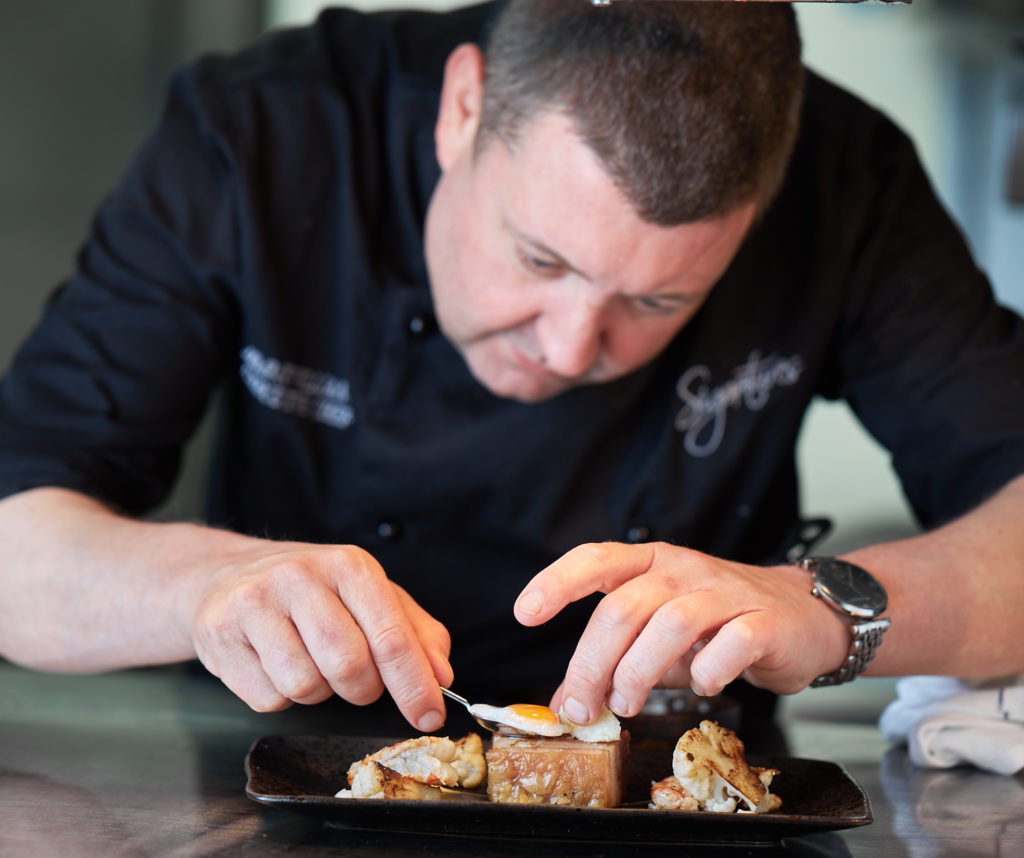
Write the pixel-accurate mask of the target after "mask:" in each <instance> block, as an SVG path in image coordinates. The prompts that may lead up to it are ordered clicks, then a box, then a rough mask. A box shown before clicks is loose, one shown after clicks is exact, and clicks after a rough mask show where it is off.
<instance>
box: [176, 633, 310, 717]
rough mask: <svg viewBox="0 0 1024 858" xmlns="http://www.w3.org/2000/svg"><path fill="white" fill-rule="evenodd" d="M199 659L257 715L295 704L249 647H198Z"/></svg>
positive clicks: (245, 644) (243, 645)
mask: <svg viewBox="0 0 1024 858" xmlns="http://www.w3.org/2000/svg"><path fill="white" fill-rule="evenodd" d="M196 650H197V655H198V656H199V660H200V661H201V662H202V663H203V665H204V666H205V667H206V669H207V670H209V671H210V673H212V674H213V675H214V676H216V677H217V678H218V679H220V681H221V682H222V683H224V685H225V687H227V689H228V690H229V691H231V693H232V694H234V695H235V696H236V697H238V698H240V699H241V700H242V701H243V702H244V703H245V704H246V705H247V706H249V707H250V708H251V709H253V710H254V711H256V712H278V711H280V710H281V709H286V708H288V707H289V706H290V705H291V704H292V701H291V700H289V699H288V698H287V697H285V696H284V695H283V694H281V692H279V691H278V690H277V688H276V687H275V686H274V684H273V683H272V682H271V681H270V678H269V677H268V676H267V674H266V673H265V672H264V670H263V665H262V664H261V663H260V659H259V656H258V655H257V654H256V651H255V650H254V649H253V648H252V647H251V646H249V644H248V643H244V644H241V645H234V646H232V647H231V648H230V649H219V650H217V651H216V654H215V653H214V651H213V650H212V649H208V648H206V647H199V646H197V648H196Z"/></svg>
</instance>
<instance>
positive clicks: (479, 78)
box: [434, 44, 484, 170]
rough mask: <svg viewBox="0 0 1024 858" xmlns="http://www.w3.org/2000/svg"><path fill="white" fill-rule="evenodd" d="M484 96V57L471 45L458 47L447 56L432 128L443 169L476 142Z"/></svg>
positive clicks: (438, 157)
mask: <svg viewBox="0 0 1024 858" xmlns="http://www.w3.org/2000/svg"><path fill="white" fill-rule="evenodd" d="M483 94H484V56H483V53H482V52H481V50H480V48H478V47H477V46H476V45H473V44H463V45H459V46H458V47H457V48H456V49H455V50H454V51H452V52H451V54H449V56H448V60H447V62H445V66H444V82H443V84H442V86H441V106H440V109H439V110H438V114H437V125H435V126H434V144H435V146H436V148H437V161H438V163H439V164H440V165H441V169H442V170H447V169H448V167H449V166H450V165H451V164H452V163H453V162H454V161H455V160H456V159H457V158H459V156H460V155H461V154H462V153H464V152H466V151H467V150H466V147H467V146H468V147H472V146H473V145H474V144H475V142H476V132H477V128H478V127H479V125H480V110H481V107H482V105H483Z"/></svg>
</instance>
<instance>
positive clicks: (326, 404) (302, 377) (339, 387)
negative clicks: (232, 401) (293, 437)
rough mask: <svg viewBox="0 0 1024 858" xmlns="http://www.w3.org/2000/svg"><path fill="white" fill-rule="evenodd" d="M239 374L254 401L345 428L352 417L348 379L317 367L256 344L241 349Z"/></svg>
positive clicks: (351, 420)
mask: <svg viewBox="0 0 1024 858" xmlns="http://www.w3.org/2000/svg"><path fill="white" fill-rule="evenodd" d="M241 358H242V365H241V367H240V368H239V375H241V377H242V382H243V383H244V384H245V386H246V388H248V390H249V392H250V393H251V394H252V395H253V397H254V398H255V399H256V401H257V402H260V403H262V404H263V405H266V406H267V408H272V409H274V410H275V411H282V412H284V413H286V414H295V415H296V416H298V417H307V418H309V419H310V420H315V421H316V422H317V423H324V424H326V425H327V426H334V427H335V428H336V429H346V428H348V427H349V426H351V425H352V423H353V422H354V420H355V413H354V411H353V410H352V404H351V391H350V388H349V383H348V381H346V380H345V379H343V378H338V377H337V376H334V375H331V374H330V373H327V372H321V371H320V370H316V369H309V368H308V367H304V366H299V365H298V364H294V363H288V362H287V361H283V360H278V359H277V358H272V357H267V356H266V355H264V354H263V352H261V351H260V350H259V349H258V348H256V347H255V346H246V347H245V348H244V349H242V354H241Z"/></svg>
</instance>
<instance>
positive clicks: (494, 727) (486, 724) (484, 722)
mask: <svg viewBox="0 0 1024 858" xmlns="http://www.w3.org/2000/svg"><path fill="white" fill-rule="evenodd" d="M441 693H442V694H443V695H444V696H445V697H449V698H451V699H452V700H454V701H455V702H456V703H461V704H462V705H463V706H465V707H466V711H467V712H468V713H469V714H470V716H471V717H472V718H473V720H474V721H476V723H477V724H479V725H480V726H481V727H483V728H484V729H485V730H488V731H489V732H491V733H496V732H497V731H498V728H499V727H500V726H501V724H499V723H498V722H497V721H491V720H490V719H488V718H480V717H479V716H477V715H474V714H473V704H472V703H470V702H469V701H468V700H467V699H466V698H465V697H463V696H462V695H461V694H456V693H455V692H454V691H452V690H451V689H450V688H442V689H441Z"/></svg>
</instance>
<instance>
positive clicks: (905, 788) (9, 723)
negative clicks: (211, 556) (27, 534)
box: [0, 662, 1024, 858]
mask: <svg viewBox="0 0 1024 858" xmlns="http://www.w3.org/2000/svg"><path fill="white" fill-rule="evenodd" d="M454 715H455V713H453V716H452V717H454ZM391 716H392V713H391V710H390V708H389V707H386V706H383V707H375V708H373V707H371V708H370V709H367V710H363V709H356V708H354V707H347V706H342V705H340V704H338V705H322V706H318V707H313V708H306V707H295V708H293V709H290V710H287V711H285V712H281V713H273V714H266V715H260V714H257V713H254V712H252V711H250V710H249V709H248V708H247V707H246V706H245V705H244V704H243V703H241V702H240V701H239V700H237V699H236V698H235V697H233V696H232V695H231V694H230V693H229V692H227V691H226V690H225V689H224V688H223V687H222V686H220V684H219V683H217V682H216V681H215V680H212V679H211V678H210V677H208V676H206V675H205V674H202V673H201V672H200V671H198V670H195V669H192V668H189V667H187V666H174V667H167V668H152V669H143V670H131V671H124V672H117V673H111V674H105V675H100V676H58V675H50V674H42V673H35V672H31V671H27V670H23V669H21V668H18V667H15V666H13V665H10V664H6V663H3V662H0V855H2V856H4V858H23V856H31V858H36V856H40V857H41V858H54V856H56V858H77V856H83V858H84V856H88V858H96V857H97V856H104V858H108V856H109V858H120V856H160V857H161V858H179V856H212V855H225V856H229V855H230V856H236V855H244V856H281V855H289V856H295V855H317V854H354V855H367V856H382V858H383V856H411V855H422V854H432V855H458V856H470V855H473V856H478V855H529V856H544V855H587V856H598V855H609V856H610V855H637V856H640V855H643V856H646V858H651V856H656V855H660V854H672V855H673V856H687V855H701V856H704V855H729V856H732V855H757V856H767V855H773V856H774V855H788V856H808V855H815V856H871V858H889V856H911V858H940V856H949V858H963V857H964V856H1003V858H1005V856H1010V855H1024V776H1021V775H1018V776H1017V777H1014V778H1005V777H999V776H996V775H988V774H984V773H981V772H978V771H974V770H970V769H956V770H950V771H922V770H919V769H915V768H914V767H913V766H912V765H911V764H910V762H909V760H908V758H907V755H906V752H905V751H904V750H902V749H889V748H887V747H886V746H885V744H884V742H883V741H882V739H881V736H880V735H879V733H878V730H877V729H876V728H875V727H874V726H873V725H872V724H870V723H863V720H862V721H861V722H860V723H857V722H853V721H851V722H843V721H839V720H824V719H813V718H812V719H808V718H807V716H802V717H799V718H785V719H784V720H783V722H782V724H781V728H782V732H783V735H784V736H785V738H786V741H787V744H788V752H789V753H790V754H791V755H793V756H801V757H813V758H819V759H826V760H831V761H835V762H839V763H841V764H842V765H843V766H844V767H845V768H846V770H847V771H848V772H849V773H850V775H851V776H852V777H853V778H854V779H855V780H856V781H857V782H858V783H859V784H860V785H861V787H862V788H863V789H864V790H865V791H866V792H867V794H868V796H869V798H870V800H871V804H872V809H873V812H874V816H875V819H874V822H873V823H872V824H870V825H867V826H864V827H862V828H856V829H849V830H846V831H841V832H830V833H827V834H819V835H813V836H808V837H799V838H793V839H791V840H788V841H785V842H784V843H783V844H782V845H779V846H772V847H722V848H716V847H708V846H700V847H685V846H683V847H677V846H672V847H671V848H666V847H664V846H651V845H643V844H633V845H628V846H623V845H612V844H609V845H605V844H594V843H590V844H585V845H578V846H577V845H573V844H571V843H566V842H542V843H537V842H532V841H525V840H504V841H479V840H473V839H467V838H458V837H435V836H429V835H408V834H406V835H396V834H378V833H365V832H358V831H345V830H340V829H337V828H333V827H330V826H325V825H324V824H323V823H322V822H321V821H319V820H318V819H316V818H314V817H310V816H306V815H302V814H298V813H294V812H290V811H286V810H275V809H268V808H265V807H264V806H262V805H260V804H257V803H256V802H254V801H252V800H250V799H249V798H247V797H246V795H245V792H244V790H245V782H246V778H245V772H244V759H245V755H246V752H247V751H248V749H249V747H250V745H251V744H252V743H253V741H254V740H255V739H257V738H259V737H260V736H266V735H279V734H296V733H319V734H324V733H348V734H352V735H388V734H390V735H405V734H410V735H411V733H410V732H409V728H408V726H403V722H401V721H400V720H398V719H397V718H393V717H391ZM403 730H404V733H403V732H402V731H403Z"/></svg>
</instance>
